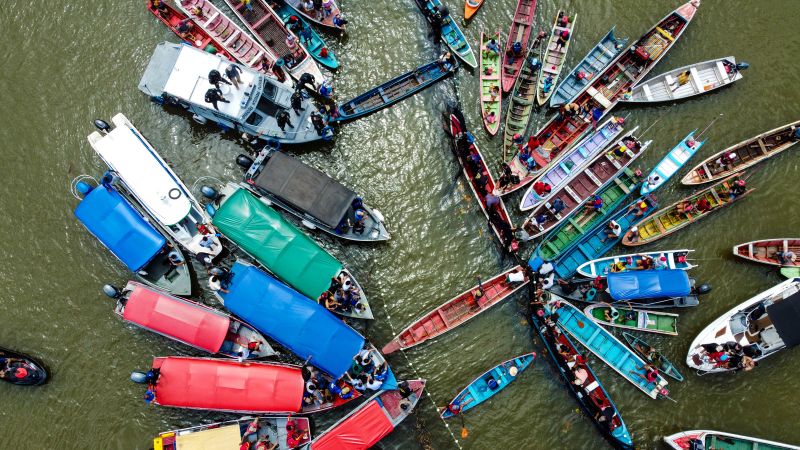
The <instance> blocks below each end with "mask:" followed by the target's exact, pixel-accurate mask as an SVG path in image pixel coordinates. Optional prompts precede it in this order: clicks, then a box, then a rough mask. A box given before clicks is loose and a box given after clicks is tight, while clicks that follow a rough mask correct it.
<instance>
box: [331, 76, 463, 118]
mask: <svg viewBox="0 0 800 450" xmlns="http://www.w3.org/2000/svg"><path fill="white" fill-rule="evenodd" d="M454 70H455V67H454V66H450V65H447V66H445V65H443V64H440V63H439V62H438V61H434V62H430V63H428V64H425V65H422V66H420V67H417V68H416V69H414V70H412V71H410V72H406V73H404V74H402V75H400V76H398V77H395V78H392V79H391V80H389V81H387V82H385V83H383V84H381V85H380V86H377V87H374V88H372V89H370V90H368V91H367V92H365V93H363V94H361V95H359V96H357V97H355V98H353V99H351V100H348V101H346V102H342V103H340V104H339V106H338V107H337V113H338V114H337V117H335V118H333V119H331V121H332V122H348V121H350V120H355V119H359V118H361V117H364V116H367V115H369V114H372V113H374V112H376V111H379V110H381V109H383V108H386V107H388V106H391V105H394V104H395V103H397V102H400V101H401V100H404V99H406V98H408V97H410V96H412V95H414V94H416V93H418V92H422V91H423V90H425V89H427V88H429V87H430V86H433V85H434V84H436V83H438V82H440V81H442V80H444V79H445V78H447V76H448V75H450V74H452V73H453V71H454Z"/></svg>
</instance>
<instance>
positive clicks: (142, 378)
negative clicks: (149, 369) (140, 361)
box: [131, 370, 147, 384]
mask: <svg viewBox="0 0 800 450" xmlns="http://www.w3.org/2000/svg"><path fill="white" fill-rule="evenodd" d="M131 381H133V382H134V383H138V384H146V383H147V374H146V373H144V372H139V371H138V370H135V371H133V372H131Z"/></svg>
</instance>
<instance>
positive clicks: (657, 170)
mask: <svg viewBox="0 0 800 450" xmlns="http://www.w3.org/2000/svg"><path fill="white" fill-rule="evenodd" d="M695 131H697V130H694V131H692V132H691V133H689V134H688V135H686V137H685V138H683V139H682V140H681V141H680V142H679V143H678V145H676V146H675V147H673V148H672V150H670V151H669V153H667V154H666V156H664V159H662V160H661V161H660V162H659V163H658V164H656V166H655V167H653V170H652V171H651V172H650V174H648V175H647V178H646V181H645V182H644V183H643V184H642V195H645V194H649V193H650V192H653V191H655V190H656V189H658V188H659V187H661V186H662V185H664V183H666V182H667V180H669V179H670V178H672V176H673V175H675V172H677V171H679V170H680V169H681V167H683V166H684V164H686V162H687V161H689V158H691V157H692V156H694V154H695V153H697V151H698V150H700V147H702V146H703V144H705V143H706V141H696V140H695V139H694V133H695Z"/></svg>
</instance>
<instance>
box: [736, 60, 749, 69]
mask: <svg viewBox="0 0 800 450" xmlns="http://www.w3.org/2000/svg"><path fill="white" fill-rule="evenodd" d="M748 67H750V64H748V63H746V62H744V61H740V62H738V63H736V70H745V69H747V68H748Z"/></svg>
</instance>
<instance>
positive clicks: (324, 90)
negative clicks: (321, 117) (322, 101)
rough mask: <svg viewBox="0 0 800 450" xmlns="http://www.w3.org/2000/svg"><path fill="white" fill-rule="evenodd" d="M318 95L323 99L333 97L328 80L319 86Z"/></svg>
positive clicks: (331, 87)
mask: <svg viewBox="0 0 800 450" xmlns="http://www.w3.org/2000/svg"><path fill="white" fill-rule="evenodd" d="M319 95H321V96H322V97H324V98H331V97H332V96H333V86H332V85H331V83H330V82H329V81H328V80H325V81H323V82H322V84H320V85H319Z"/></svg>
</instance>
